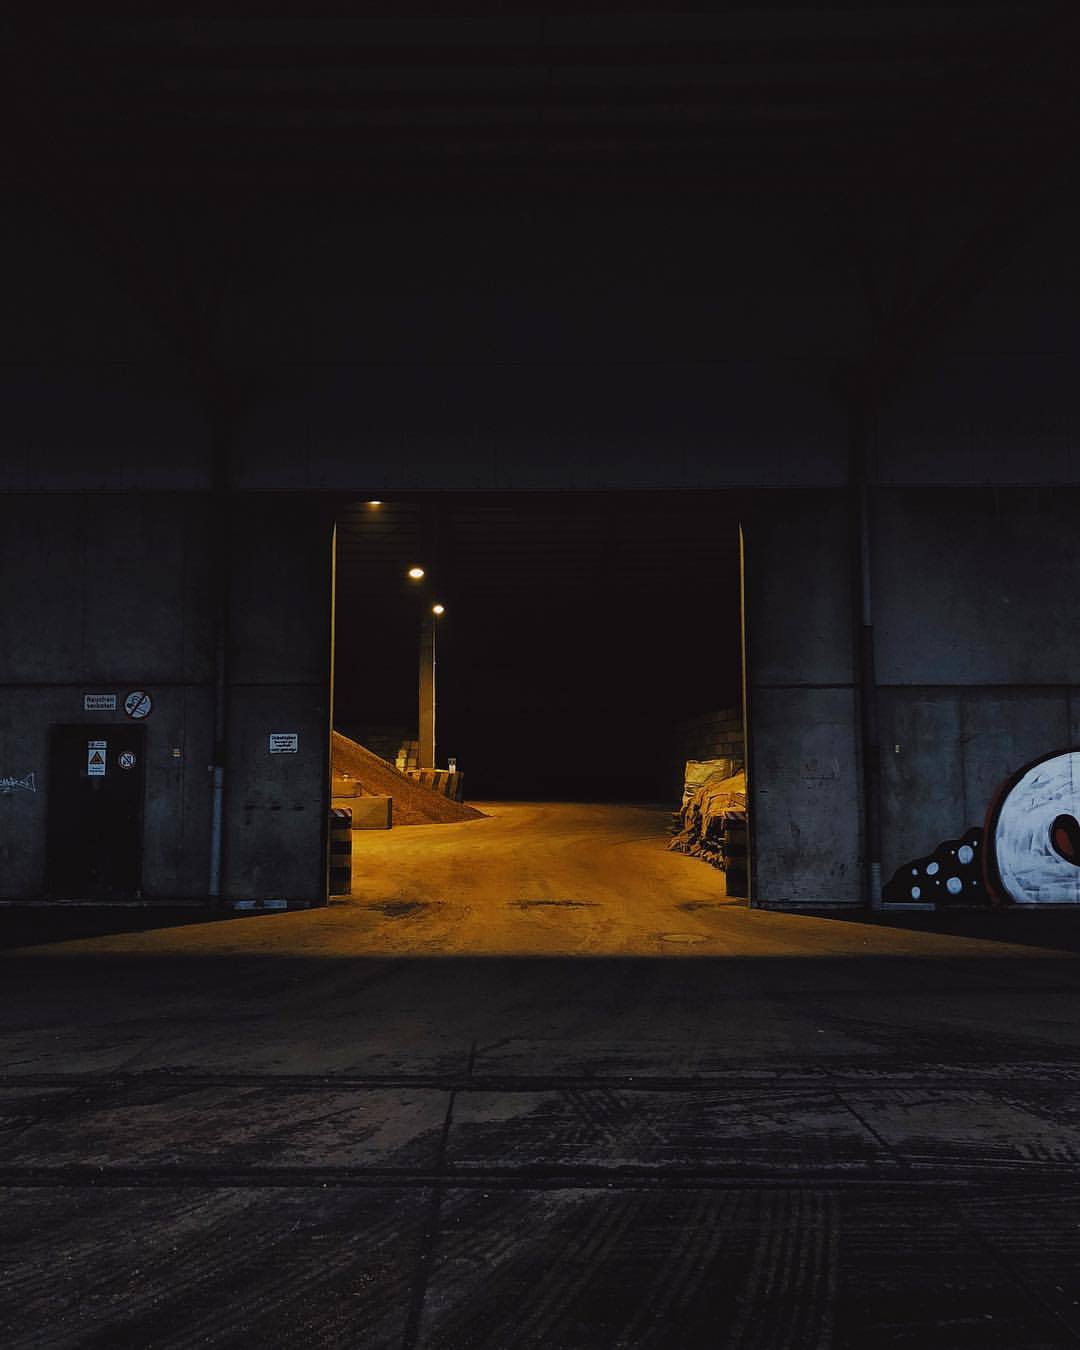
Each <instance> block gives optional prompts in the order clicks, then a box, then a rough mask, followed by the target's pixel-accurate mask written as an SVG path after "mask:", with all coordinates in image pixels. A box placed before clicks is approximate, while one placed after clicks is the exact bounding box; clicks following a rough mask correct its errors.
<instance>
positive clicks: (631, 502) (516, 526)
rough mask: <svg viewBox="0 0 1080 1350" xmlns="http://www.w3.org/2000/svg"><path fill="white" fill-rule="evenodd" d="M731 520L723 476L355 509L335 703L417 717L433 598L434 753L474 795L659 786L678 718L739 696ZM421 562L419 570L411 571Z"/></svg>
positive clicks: (349, 520) (382, 719) (354, 723)
mask: <svg viewBox="0 0 1080 1350" xmlns="http://www.w3.org/2000/svg"><path fill="white" fill-rule="evenodd" d="M737 527H738V506H737V504H736V503H735V501H734V500H733V498H732V497H730V496H727V495H725V494H704V493H671V494H629V493H628V494H587V493H586V494H573V496H558V495H549V494H537V495H532V494H529V495H527V496H521V497H519V498H517V499H514V498H507V497H500V496H483V497H481V496H474V497H470V498H450V497H446V498H443V499H441V500H439V499H435V500H426V501H422V500H419V499H410V500H406V501H401V500H398V501H395V502H387V503H386V505H385V506H384V507H382V508H380V510H379V511H378V512H375V511H371V510H367V509H365V508H364V507H363V506H362V505H357V506H355V507H352V508H347V509H346V510H345V511H344V512H343V513H342V516H341V517H340V518H339V555H338V591H337V614H338V622H337V645H336V650H337V663H336V677H335V696H336V713H335V721H336V723H337V725H338V726H339V727H341V728H342V729H343V730H346V731H355V732H361V733H362V732H363V731H364V729H365V728H367V727H371V726H379V725H394V724H401V725H408V726H409V727H410V728H414V727H415V725H416V688H417V666H418V644H419V627H420V619H421V614H422V611H423V607H424V606H426V605H428V604H430V603H431V601H432V600H434V599H436V598H438V599H440V600H442V601H443V602H444V603H445V605H446V609H447V612H446V614H445V616H443V618H441V619H440V620H439V629H438V718H437V755H438V760H439V763H440V764H445V761H446V758H447V757H448V756H449V755H454V756H456V757H457V759H458V762H459V765H460V767H461V768H462V770H463V771H465V773H466V774H467V778H466V782H467V786H468V791H469V793H470V795H472V796H474V797H479V798H483V797H498V796H510V797H513V796H530V795H535V796H551V797H554V798H575V797H576V798H600V799H605V798H606V799H618V798H626V799H646V800H667V799H668V798H669V797H670V795H671V793H672V791H673V773H672V770H673V767H674V765H675V764H676V761H677V756H676V754H675V751H674V742H673V727H674V726H675V724H677V723H678V722H679V721H680V720H681V719H683V718H686V717H688V716H692V715H693V714H695V713H698V712H702V711H708V710H710V709H713V708H719V707H723V706H728V705H730V704H732V703H734V702H736V701H737V699H738V692H739V630H738V545H737ZM413 562H420V563H422V564H423V565H425V566H426V567H428V569H429V581H426V582H425V583H424V586H423V587H422V588H417V587H415V586H411V585H410V584H409V583H407V582H406V581H405V579H404V574H405V570H406V568H407V567H408V566H409V565H410V564H411V563H413ZM429 582H430V584H429Z"/></svg>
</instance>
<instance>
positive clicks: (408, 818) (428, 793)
mask: <svg viewBox="0 0 1080 1350" xmlns="http://www.w3.org/2000/svg"><path fill="white" fill-rule="evenodd" d="M333 774H334V796H338V795H339V791H338V790H339V788H340V787H341V786H342V785H343V784H346V783H348V784H352V783H355V784H356V786H357V791H358V792H359V793H360V795H361V796H363V797H393V799H394V824H395V825H451V824H453V823H454V822H455V821H458V820H480V819H482V818H483V815H484V813H483V811H477V810H476V808H475V807H472V806H466V805H465V804H464V802H455V801H452V800H451V799H450V798H449V797H444V796H443V795H442V794H441V793H439V792H432V790H431V789H430V788H426V787H421V786H420V784H419V783H414V782H413V781H412V779H410V778H406V777H405V775H404V774H403V773H398V771H397V769H395V768H394V766H393V765H392V764H388V763H387V762H386V760H385V759H380V758H379V756H378V755H374V754H372V752H371V751H370V750H365V748H364V747H363V746H362V745H358V744H357V742H356V741H351V740H349V738H348V736H343V735H342V734H341V732H340V731H335V732H334V747H333Z"/></svg>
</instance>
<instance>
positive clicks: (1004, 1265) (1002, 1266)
mask: <svg viewBox="0 0 1080 1350" xmlns="http://www.w3.org/2000/svg"><path fill="white" fill-rule="evenodd" d="M951 1203H952V1207H953V1210H954V1212H955V1214H956V1217H957V1219H958V1221H959V1223H960V1226H961V1227H962V1228H963V1229H964V1231H965V1232H966V1233H967V1234H968V1236H969V1238H971V1240H972V1241H973V1242H974V1243H975V1244H976V1245H977V1246H978V1247H980V1248H981V1249H982V1250H983V1251H984V1252H985V1253H986V1254H987V1255H988V1256H989V1257H990V1259H991V1260H992V1261H993V1263H994V1265H996V1266H997V1268H998V1269H999V1270H1000V1271H1001V1272H1002V1273H1003V1274H1004V1276H1005V1278H1006V1279H1008V1280H1009V1281H1010V1282H1011V1283H1012V1284H1014V1285H1015V1286H1016V1288H1017V1289H1019V1290H1020V1291H1021V1293H1022V1294H1023V1295H1024V1296H1025V1297H1026V1298H1028V1299H1030V1300H1031V1302H1032V1303H1033V1304H1034V1305H1035V1306H1036V1307H1037V1308H1039V1309H1041V1310H1042V1311H1043V1312H1044V1313H1046V1314H1048V1315H1049V1316H1050V1317H1051V1318H1052V1319H1053V1320H1054V1321H1055V1322H1056V1323H1057V1324H1058V1325H1059V1326H1060V1327H1062V1328H1063V1329H1064V1330H1065V1331H1066V1332H1067V1333H1068V1335H1069V1339H1070V1340H1071V1341H1073V1343H1074V1344H1077V1345H1080V1325H1078V1324H1077V1323H1075V1322H1074V1321H1073V1320H1072V1319H1070V1318H1069V1317H1068V1316H1066V1314H1065V1313H1064V1312H1062V1310H1061V1309H1060V1308H1058V1307H1056V1306H1055V1305H1054V1304H1053V1303H1052V1302H1051V1301H1050V1299H1048V1298H1047V1297H1046V1296H1045V1295H1044V1294H1042V1293H1040V1292H1039V1290H1038V1289H1037V1288H1036V1287H1035V1286H1034V1285H1033V1284H1032V1283H1031V1282H1030V1281H1029V1280H1028V1279H1027V1278H1026V1277H1025V1276H1023V1275H1021V1274H1020V1273H1019V1272H1018V1271H1017V1269H1016V1265H1015V1263H1014V1262H1010V1261H1008V1260H1006V1259H1005V1256H1004V1255H1003V1253H1002V1252H1001V1251H1000V1250H999V1248H998V1246H997V1244H996V1243H994V1242H992V1241H991V1240H990V1239H989V1238H988V1237H987V1236H986V1234H985V1233H984V1232H983V1231H982V1230H981V1229H980V1228H978V1227H977V1226H976V1225H975V1224H974V1223H973V1222H972V1221H971V1219H970V1218H969V1216H968V1215H967V1214H966V1213H965V1212H964V1207H963V1204H962V1203H961V1202H960V1201H958V1200H956V1199H955V1198H953V1200H952V1202H951Z"/></svg>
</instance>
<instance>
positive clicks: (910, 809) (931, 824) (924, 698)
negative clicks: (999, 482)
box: [875, 487, 1080, 878]
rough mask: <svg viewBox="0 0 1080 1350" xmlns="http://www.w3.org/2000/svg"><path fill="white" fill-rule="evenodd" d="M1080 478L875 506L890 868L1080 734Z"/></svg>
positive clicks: (919, 496) (967, 821) (957, 828)
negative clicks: (1079, 533)
mask: <svg viewBox="0 0 1080 1350" xmlns="http://www.w3.org/2000/svg"><path fill="white" fill-rule="evenodd" d="M1078 508H1080V490H1078V489H1076V488H1064V487H1062V488H1041V489H1010V490H998V491H995V490H992V489H974V488H956V489H951V490H945V489H942V490H938V491H934V490H929V489H921V490H906V491H899V490H895V489H883V490H882V491H881V493H880V494H879V497H878V501H877V504H876V510H875V516H876V530H875V536H876V548H875V571H876V585H875V592H876V611H877V612H876V619H877V631H878V641H877V661H878V679H879V684H880V708H881V738H882V743H883V759H882V781H883V791H884V808H885V815H884V821H883V825H884V840H883V854H884V856H883V859H882V861H883V867H884V871H885V875H886V878H887V877H888V876H889V875H891V873H892V872H893V871H894V870H895V868H896V867H897V866H899V865H900V864H901V863H903V862H907V861H909V860H912V859H914V858H917V857H920V856H922V855H925V854H927V853H929V852H931V851H932V850H933V849H934V848H935V847H936V846H937V844H939V843H940V842H942V841H943V840H945V839H949V838H955V837H957V836H958V835H959V834H961V833H962V832H963V831H964V830H965V829H966V828H967V827H968V826H970V825H980V824H982V822H983V819H984V817H985V815H986V812H987V809H988V807H989V805H990V803H991V799H992V797H993V795H994V793H995V791H996V789H997V788H998V786H999V785H1000V784H1001V782H1002V781H1003V780H1004V779H1005V778H1006V777H1007V776H1008V775H1009V774H1011V773H1013V772H1015V771H1016V770H1017V769H1019V768H1021V767H1022V766H1023V765H1024V764H1026V763H1028V762H1029V761H1031V760H1033V759H1036V758H1038V757H1040V756H1042V755H1046V754H1049V753H1051V752H1053V751H1055V750H1061V749H1065V748H1067V747H1068V746H1071V745H1075V744H1077V742H1078V738H1080V719H1078V713H1080V697H1078V695H1080V650H1078V648H1077V645H1076V641H1075V635H1076V633H1077V632H1078V631H1080V549H1078V547H1077V543H1076V529H1075V521H1076V516H1077V510H1078Z"/></svg>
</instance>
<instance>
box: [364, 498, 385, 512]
mask: <svg viewBox="0 0 1080 1350" xmlns="http://www.w3.org/2000/svg"><path fill="white" fill-rule="evenodd" d="M366 505H368V506H370V507H371V509H372V510H373V511H377V510H378V509H379V507H380V506H382V502H380V501H377V500H375V499H374V498H373V499H372V500H371V501H370V502H367V503H366Z"/></svg>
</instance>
